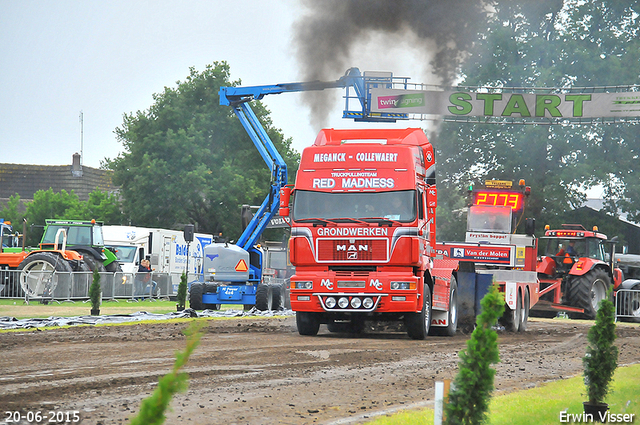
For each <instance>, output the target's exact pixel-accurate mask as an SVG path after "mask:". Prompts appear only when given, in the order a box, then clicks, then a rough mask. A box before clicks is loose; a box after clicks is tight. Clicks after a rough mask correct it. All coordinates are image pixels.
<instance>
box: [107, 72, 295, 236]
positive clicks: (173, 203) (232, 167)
mask: <svg viewBox="0 0 640 425" xmlns="http://www.w3.org/2000/svg"><path fill="white" fill-rule="evenodd" d="M237 84H239V82H237V81H236V82H232V81H230V80H229V66H228V65H227V64H226V63H225V62H215V63H214V64H213V65H207V66H206V68H205V70H204V71H202V72H197V71H196V70H195V69H193V68H191V72H190V75H189V76H188V77H187V78H186V80H185V81H183V82H180V81H178V83H177V87H176V88H167V87H165V89H164V92H162V93H160V94H156V95H155V96H154V101H155V102H154V104H153V105H152V106H151V107H150V108H149V109H148V110H146V111H138V112H137V113H135V114H129V115H125V117H124V123H123V124H122V126H121V127H120V128H118V129H116V134H117V137H118V139H119V141H120V142H121V143H122V145H123V147H124V152H123V153H122V154H121V155H119V156H118V157H116V158H114V159H108V160H107V161H106V162H105V166H107V167H108V168H111V169H112V170H114V177H113V178H114V182H115V183H116V184H118V185H119V186H120V187H121V194H122V198H123V209H124V212H125V214H126V216H127V217H128V218H129V219H130V221H131V222H132V223H134V224H136V225H146V226H153V227H165V228H173V227H176V226H177V225H178V224H179V223H195V224H196V226H197V229H198V231H201V232H205V231H206V232H212V233H218V232H223V233H224V234H225V235H226V236H228V237H237V236H239V234H240V207H241V205H242V204H251V205H256V204H260V203H261V202H262V201H263V200H264V197H265V196H266V194H267V189H268V186H269V183H270V178H271V173H270V169H269V167H267V166H266V165H265V163H264V160H263V159H262V157H261V156H260V155H259V153H258V151H257V149H256V148H255V147H254V145H253V143H252V142H251V140H250V138H249V136H248V135H247V134H246V132H245V130H244V128H243V127H242V126H241V124H240V122H239V120H238V119H237V118H236V117H235V115H234V114H233V111H232V110H231V108H230V107H228V106H220V105H219V95H218V91H219V89H220V87H222V86H234V85H237ZM252 107H253V110H254V112H255V113H256V115H257V116H258V118H259V119H260V121H261V122H262V124H263V126H264V127H265V129H266V131H267V133H268V135H269V136H270V138H271V140H273V142H274V144H275V145H276V147H277V149H278V151H279V152H280V153H281V155H282V156H283V158H284V159H285V161H286V162H287V164H288V167H289V168H288V169H289V176H290V178H292V176H294V175H295V171H296V169H297V163H298V161H299V155H298V154H297V153H295V152H294V151H293V150H292V148H291V140H290V139H287V140H285V139H284V138H283V136H282V134H281V132H280V130H278V129H276V128H274V127H273V125H272V122H271V119H270V117H269V112H268V111H267V110H266V109H265V108H264V106H262V104H260V103H259V102H255V103H253V104H252Z"/></svg>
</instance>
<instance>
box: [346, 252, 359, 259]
mask: <svg viewBox="0 0 640 425" xmlns="http://www.w3.org/2000/svg"><path fill="white" fill-rule="evenodd" d="M357 259H358V253H357V252H347V260H357Z"/></svg>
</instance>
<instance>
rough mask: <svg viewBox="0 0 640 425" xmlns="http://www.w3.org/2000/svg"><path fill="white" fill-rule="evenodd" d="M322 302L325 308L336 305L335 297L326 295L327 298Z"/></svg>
mask: <svg viewBox="0 0 640 425" xmlns="http://www.w3.org/2000/svg"><path fill="white" fill-rule="evenodd" d="M324 303H325V305H326V306H327V308H334V307H335V306H336V299H335V298H333V297H327V299H326V300H324Z"/></svg>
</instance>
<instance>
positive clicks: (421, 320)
mask: <svg viewBox="0 0 640 425" xmlns="http://www.w3.org/2000/svg"><path fill="white" fill-rule="evenodd" d="M404 324H405V326H406V328H407V335H409V337H410V338H411V339H425V338H426V337H427V335H428V334H429V328H430V327H431V288H429V285H424V293H423V295H422V310H421V311H420V313H407V314H405V317H404Z"/></svg>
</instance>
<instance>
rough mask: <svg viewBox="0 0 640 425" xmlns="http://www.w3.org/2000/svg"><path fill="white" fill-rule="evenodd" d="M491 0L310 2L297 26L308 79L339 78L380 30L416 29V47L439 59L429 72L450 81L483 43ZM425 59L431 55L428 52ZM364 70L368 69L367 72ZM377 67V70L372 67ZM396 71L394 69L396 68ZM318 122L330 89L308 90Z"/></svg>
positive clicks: (443, 81) (398, 32) (301, 59)
mask: <svg viewBox="0 0 640 425" xmlns="http://www.w3.org/2000/svg"><path fill="white" fill-rule="evenodd" d="M489 3H490V2H489V1H485V0H322V1H318V0H306V1H305V5H306V6H307V8H308V14H306V15H305V16H303V17H302V18H301V19H299V20H298V22H297V23H296V26H295V33H296V35H295V40H296V43H297V56H298V61H299V63H300V67H301V70H302V76H301V77H302V79H303V81H314V80H321V81H326V80H335V79H336V78H337V77H338V76H340V75H342V73H343V72H344V70H345V69H347V68H349V67H351V66H358V64H353V63H351V61H352V55H353V53H354V50H355V49H357V47H358V44H359V43H362V42H363V41H365V40H367V39H368V38H369V36H371V35H372V34H375V33H384V34H390V35H392V34H393V35H402V34H405V33H407V32H411V33H412V35H413V37H412V42H413V43H417V45H416V46H415V48H416V49H417V50H418V51H422V52H424V53H425V54H427V55H428V57H431V58H433V60H432V62H431V64H427V63H425V66H424V68H425V70H427V69H428V70H429V71H430V72H431V73H432V74H435V75H437V76H438V77H439V78H440V81H438V83H441V84H450V83H451V82H452V81H453V80H454V79H455V75H456V70H457V69H458V67H459V65H460V63H461V60H462V59H463V58H464V55H465V52H466V51H467V50H468V49H469V47H470V46H471V44H472V43H474V42H475V41H477V39H478V32H479V31H480V30H481V29H483V28H484V27H485V25H486V21H487V16H488V13H489V10H490V8H489V7H488V4H489ZM425 57H427V56H426V55H425ZM362 71H364V70H362ZM372 71H373V70H372ZM391 71H392V70H391ZM304 96H305V99H306V100H307V101H308V103H309V105H310V107H311V115H312V120H313V121H314V122H315V123H316V124H319V125H323V124H324V123H325V122H326V120H327V116H328V113H329V112H330V110H331V106H332V105H330V103H331V101H330V100H329V99H330V98H329V97H328V96H330V95H329V94H328V93H323V92H305V93H304Z"/></svg>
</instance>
